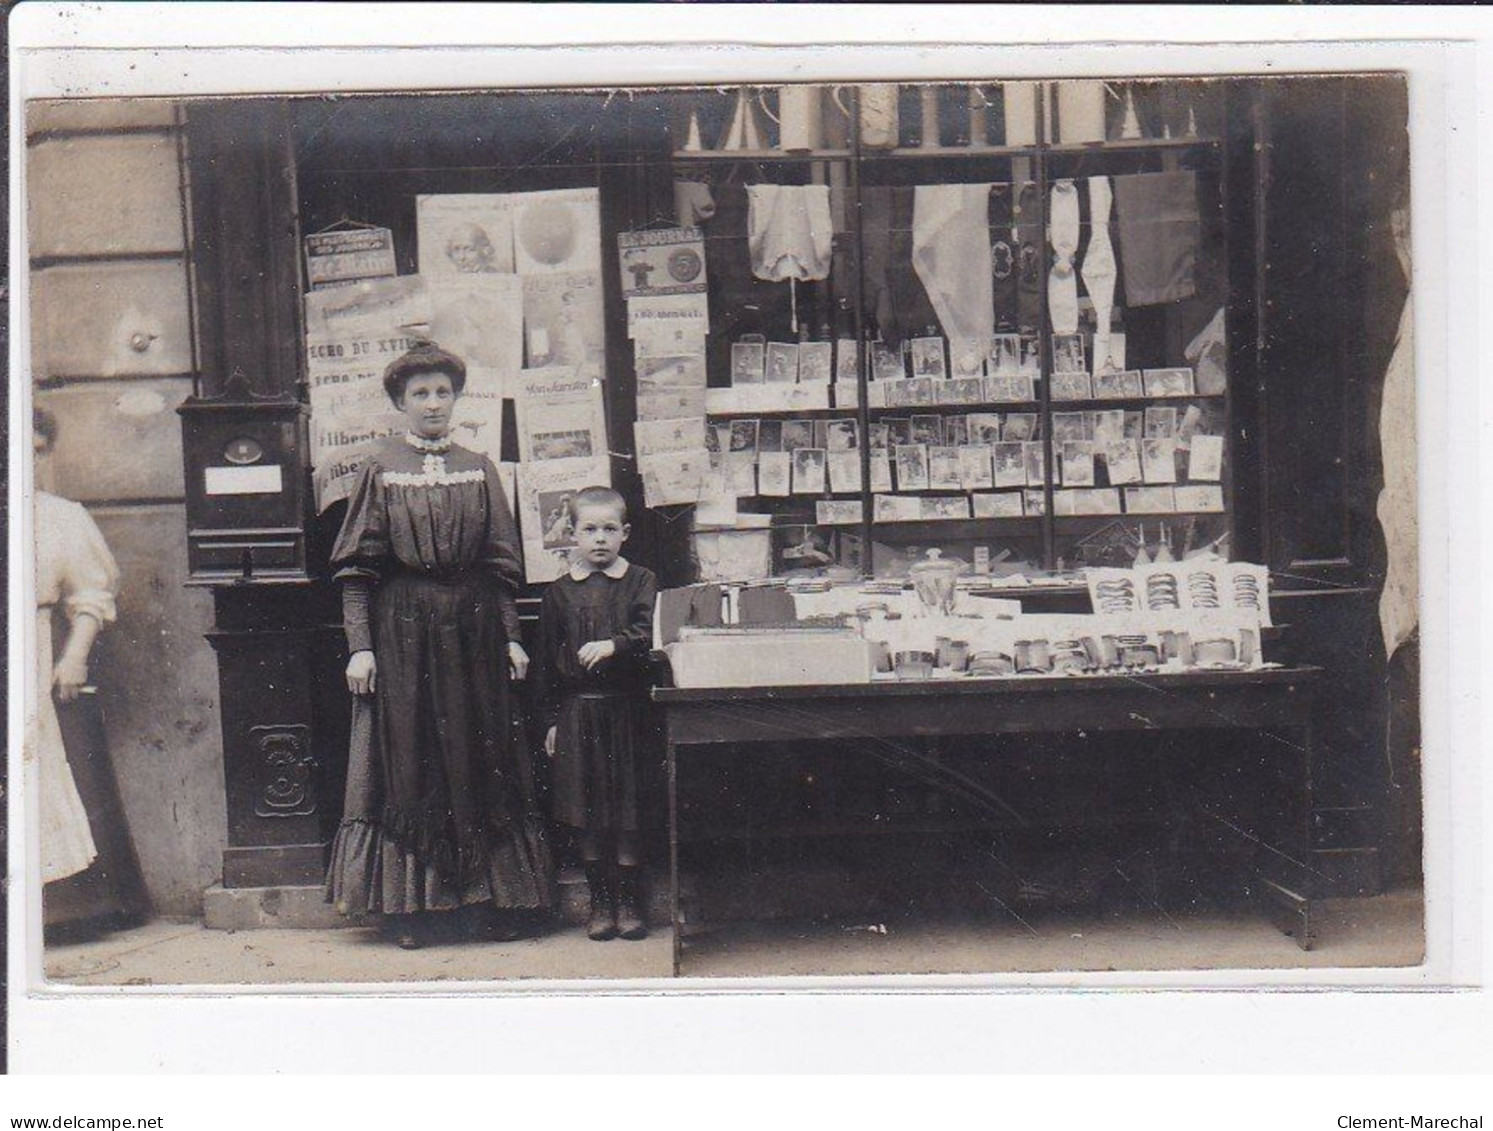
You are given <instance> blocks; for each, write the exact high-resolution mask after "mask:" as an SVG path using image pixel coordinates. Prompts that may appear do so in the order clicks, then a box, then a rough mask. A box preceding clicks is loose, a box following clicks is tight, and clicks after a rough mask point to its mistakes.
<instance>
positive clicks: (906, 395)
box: [871, 381, 912, 408]
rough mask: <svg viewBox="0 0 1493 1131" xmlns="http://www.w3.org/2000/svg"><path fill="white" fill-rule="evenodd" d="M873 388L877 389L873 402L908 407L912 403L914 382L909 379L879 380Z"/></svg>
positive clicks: (890, 406)
mask: <svg viewBox="0 0 1493 1131" xmlns="http://www.w3.org/2000/svg"><path fill="white" fill-rule="evenodd" d="M871 388H872V389H873V390H874V391H875V396H874V397H873V399H872V402H871V403H872V404H877V403H880V404H882V405H885V406H886V407H887V408H906V407H907V406H908V405H910V404H912V384H911V383H910V382H908V381H877V382H876V383H875V384H874V385H872V386H871Z"/></svg>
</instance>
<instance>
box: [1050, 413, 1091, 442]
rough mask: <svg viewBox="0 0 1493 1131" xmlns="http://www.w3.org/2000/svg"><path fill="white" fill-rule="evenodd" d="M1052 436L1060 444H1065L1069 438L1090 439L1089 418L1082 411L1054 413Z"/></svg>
mask: <svg viewBox="0 0 1493 1131" xmlns="http://www.w3.org/2000/svg"><path fill="white" fill-rule="evenodd" d="M1052 438H1053V441H1054V442H1055V443H1059V444H1065V443H1067V442H1068V441H1069V440H1087V439H1090V438H1091V437H1090V436H1089V421H1088V418H1087V417H1086V416H1084V414H1083V413H1081V412H1055V413H1053V414H1052Z"/></svg>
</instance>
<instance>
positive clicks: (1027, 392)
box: [985, 373, 1037, 404]
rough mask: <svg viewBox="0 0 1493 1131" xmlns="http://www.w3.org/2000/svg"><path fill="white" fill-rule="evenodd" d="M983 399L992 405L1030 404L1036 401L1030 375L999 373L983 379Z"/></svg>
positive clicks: (1035, 392) (1035, 393)
mask: <svg viewBox="0 0 1493 1131" xmlns="http://www.w3.org/2000/svg"><path fill="white" fill-rule="evenodd" d="M985 399H986V400H987V401H990V402H991V403H993V404H1031V402H1032V401H1034V400H1036V399H1037V391H1036V389H1035V388H1034V387H1033V381H1032V375H1031V374H1030V373H1001V374H997V375H996V376H994V377H986V378H985Z"/></svg>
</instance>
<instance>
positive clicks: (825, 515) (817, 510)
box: [814, 499, 861, 526]
mask: <svg viewBox="0 0 1493 1131" xmlns="http://www.w3.org/2000/svg"><path fill="white" fill-rule="evenodd" d="M814 519H815V521H816V522H818V523H819V525H820V526H854V525H856V524H857V523H859V522H860V520H861V503H860V500H859V499H820V500H819V501H818V502H816V503H815V504H814Z"/></svg>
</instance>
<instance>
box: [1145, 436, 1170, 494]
mask: <svg viewBox="0 0 1493 1131" xmlns="http://www.w3.org/2000/svg"><path fill="white" fill-rule="evenodd" d="M1140 465H1141V474H1142V475H1143V476H1144V477H1145V480H1146V482H1147V483H1175V482H1176V481H1177V441H1176V440H1173V439H1172V438H1171V437H1169V436H1164V437H1157V438H1154V439H1147V440H1142V441H1141V451H1140Z"/></svg>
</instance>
